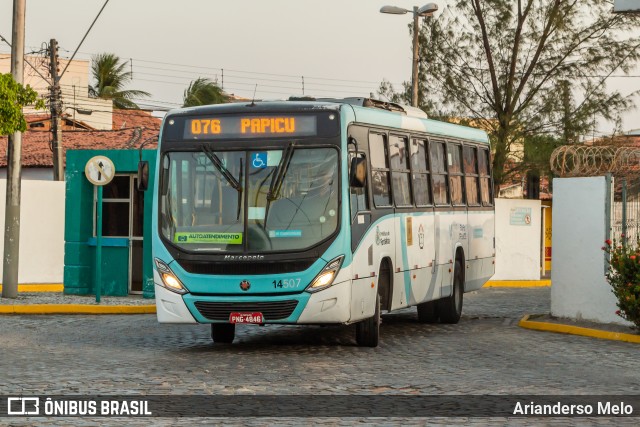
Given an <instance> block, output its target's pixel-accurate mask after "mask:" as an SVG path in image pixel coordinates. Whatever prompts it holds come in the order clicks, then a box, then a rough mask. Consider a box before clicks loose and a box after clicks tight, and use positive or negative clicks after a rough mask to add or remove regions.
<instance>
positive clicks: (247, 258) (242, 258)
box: [224, 255, 264, 261]
mask: <svg viewBox="0 0 640 427" xmlns="http://www.w3.org/2000/svg"><path fill="white" fill-rule="evenodd" d="M263 259H264V255H225V256H224V260H225V261H259V260H263Z"/></svg>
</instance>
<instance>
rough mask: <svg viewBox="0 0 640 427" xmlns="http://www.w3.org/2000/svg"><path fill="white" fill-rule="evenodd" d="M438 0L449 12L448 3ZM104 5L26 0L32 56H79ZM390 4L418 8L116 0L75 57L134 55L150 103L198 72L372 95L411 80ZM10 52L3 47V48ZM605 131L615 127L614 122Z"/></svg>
mask: <svg viewBox="0 0 640 427" xmlns="http://www.w3.org/2000/svg"><path fill="white" fill-rule="evenodd" d="M433 1H434V2H435V3H437V4H438V5H439V6H440V9H442V8H443V7H444V6H445V5H446V4H447V0H433ZM449 1H450V0H449ZM104 3H105V0H63V1H58V2H52V1H51V0H26V9H27V10H26V35H25V46H26V52H34V51H38V50H40V49H41V48H42V47H43V45H44V44H45V43H48V42H49V40H50V39H52V38H55V39H57V40H58V43H59V46H60V56H61V57H63V58H70V57H71V55H72V54H73V52H74V51H75V50H76V48H77V46H78V44H79V43H80V41H81V40H82V37H83V36H84V35H85V33H86V31H87V30H88V29H89V26H90V25H91V23H92V22H93V20H94V19H95V17H96V15H97V14H98V12H99V11H100V9H101V8H102V6H103V5H104ZM386 4H391V5H394V6H400V7H404V8H407V9H411V8H412V7H413V6H414V2H409V1H407V0H387V1H385V0H236V1H231V0H182V1H179V2H176V1H157V0H156V1H153V0H110V1H109V2H108V4H107V5H106V7H105V9H104V11H103V12H102V14H101V15H100V17H99V18H98V20H97V22H96V23H95V25H94V27H93V28H92V30H91V31H90V32H89V34H88V36H87V38H86V40H85V41H84V43H83V44H82V46H81V47H80V49H79V51H78V54H77V55H76V58H78V59H90V58H91V56H92V55H95V54H98V53H104V52H110V53H114V54H116V55H118V56H119V57H121V58H123V59H126V60H130V61H131V64H132V71H133V76H134V79H133V81H132V82H131V84H130V85H129V86H128V88H130V89H139V90H144V91H147V92H149V93H151V95H152V96H151V97H150V98H148V99H146V100H144V101H140V102H138V104H139V105H141V106H142V107H146V108H151V109H169V108H176V107H179V106H180V105H181V104H182V96H183V92H184V90H185V89H186V88H187V87H188V85H189V82H191V81H192V80H194V79H196V78H198V77H207V78H210V79H212V80H216V79H217V81H218V83H219V84H221V85H222V86H223V88H224V90H225V91H226V92H228V93H232V94H235V95H237V96H241V97H246V98H253V97H254V91H255V98H256V99H286V98H288V97H289V96H291V95H302V94H304V95H309V96H316V97H335V98H342V97H349V96H369V95H370V94H371V93H372V92H373V93H375V92H376V90H377V88H378V86H379V84H380V82H381V81H382V80H383V79H384V80H387V81H389V82H391V83H392V84H393V85H394V87H395V88H396V89H399V88H401V86H402V82H404V81H409V80H410V79H411V57H412V55H411V37H410V34H409V28H408V25H409V24H410V22H411V15H409V14H407V15H387V14H382V13H380V12H379V10H380V8H381V7H382V6H383V5H386ZM415 4H416V5H422V3H415ZM439 13H440V12H438V13H436V17H437V15H438V14H439ZM12 14H13V1H11V0H2V1H1V2H0V35H2V36H3V37H4V38H5V39H7V40H9V41H10V40H11V32H12ZM10 52H11V50H10V48H9V46H7V45H6V44H4V43H0V53H10ZM634 74H636V75H639V77H637V78H624V79H612V80H611V82H610V83H609V85H608V86H610V87H612V88H616V89H617V90H620V91H621V92H622V93H623V95H627V94H629V93H631V92H632V91H634V90H638V89H640V72H638V73H634ZM256 85H257V87H256ZM637 102H638V104H639V105H640V99H637ZM638 111H640V110H638ZM638 111H636V112H631V113H628V114H626V115H625V116H624V118H623V119H624V123H623V128H624V129H625V130H630V129H637V128H640V114H638ZM598 127H599V129H598V131H600V132H602V133H607V132H610V131H611V128H612V125H611V124H607V123H599V124H598Z"/></svg>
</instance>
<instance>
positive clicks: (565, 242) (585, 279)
mask: <svg viewBox="0 0 640 427" xmlns="http://www.w3.org/2000/svg"><path fill="white" fill-rule="evenodd" d="M607 194H608V192H607V183H606V179H605V177H591V178H555V179H554V180H553V212H552V215H553V218H552V222H553V232H552V236H553V237H552V239H553V241H552V246H553V269H552V270H551V283H552V285H551V314H552V315H554V316H558V317H569V318H573V319H584V320H591V321H596V322H601V323H620V324H628V323H626V322H625V321H624V320H623V319H622V318H621V317H619V316H618V315H616V314H615V311H616V310H617V307H616V298H615V296H614V295H613V293H612V292H611V287H610V286H609V284H608V283H607V281H606V279H605V259H604V253H603V251H602V249H601V248H602V246H603V245H604V241H605V240H606V230H607V229H608V228H609V227H610V224H607V217H606V212H605V209H606V199H607Z"/></svg>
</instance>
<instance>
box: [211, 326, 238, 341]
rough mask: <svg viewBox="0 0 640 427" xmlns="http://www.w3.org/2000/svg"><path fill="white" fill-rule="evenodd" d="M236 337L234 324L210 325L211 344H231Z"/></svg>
mask: <svg viewBox="0 0 640 427" xmlns="http://www.w3.org/2000/svg"><path fill="white" fill-rule="evenodd" d="M235 337H236V324H235V323H212V324H211V338H212V339H213V342H216V343H221V344H231V343H232V342H233V339H234V338H235Z"/></svg>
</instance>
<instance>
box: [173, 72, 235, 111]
mask: <svg viewBox="0 0 640 427" xmlns="http://www.w3.org/2000/svg"><path fill="white" fill-rule="evenodd" d="M225 102H229V97H228V96H227V95H225V93H224V92H223V91H222V89H221V88H220V87H219V86H218V85H217V84H216V83H215V82H212V81H211V80H209V79H207V78H205V77H198V78H197V79H195V80H193V81H192V82H191V83H190V84H189V87H188V88H187V89H186V90H185V91H184V96H183V105H182V106H183V107H195V106H197V105H211V104H224V103H225Z"/></svg>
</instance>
